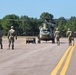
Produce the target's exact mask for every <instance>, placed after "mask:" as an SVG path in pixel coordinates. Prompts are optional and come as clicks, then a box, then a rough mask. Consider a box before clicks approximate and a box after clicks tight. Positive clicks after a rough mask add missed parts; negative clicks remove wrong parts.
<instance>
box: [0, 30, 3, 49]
mask: <svg viewBox="0 0 76 75" xmlns="http://www.w3.org/2000/svg"><path fill="white" fill-rule="evenodd" d="M2 36H3V33H2V30H1V29H0V44H1V49H3V45H2Z"/></svg>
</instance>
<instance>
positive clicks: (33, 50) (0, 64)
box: [0, 37, 76, 75]
mask: <svg viewBox="0 0 76 75" xmlns="http://www.w3.org/2000/svg"><path fill="white" fill-rule="evenodd" d="M7 48H8V39H7V38H3V49H0V75H52V72H53V70H54V69H55V67H56V66H57V65H58V63H59V61H60V60H61V59H62V56H63V55H64V54H65V52H66V50H67V49H68V48H69V45H68V39H67V38H61V39H60V46H58V45H57V44H56V43H55V44H52V43H51V41H47V42H45V41H41V44H38V43H36V44H32V43H30V44H26V38H25V37H18V39H17V40H15V49H14V50H12V49H10V50H7ZM70 50H71V49H70ZM73 50H74V51H73V53H72V54H70V51H68V53H67V55H66V57H65V59H64V60H63V63H61V64H62V65H61V66H60V68H59V66H58V68H59V69H58V71H57V73H56V74H54V75H60V72H61V70H62V68H63V66H64V64H65V62H66V59H68V58H67V57H69V55H71V59H70V62H69V64H68V68H67V70H66V74H65V75H76V69H75V66H76V65H75V63H76V61H75V60H76V59H75V57H76V48H74V49H73ZM56 70H57V69H56ZM61 75H62V74H61Z"/></svg>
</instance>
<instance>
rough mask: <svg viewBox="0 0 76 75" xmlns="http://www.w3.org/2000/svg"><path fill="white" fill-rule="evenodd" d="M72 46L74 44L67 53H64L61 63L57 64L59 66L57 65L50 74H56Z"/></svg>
mask: <svg viewBox="0 0 76 75" xmlns="http://www.w3.org/2000/svg"><path fill="white" fill-rule="evenodd" d="M71 48H72V46H70V47H69V48H68V49H67V50H66V51H65V53H64V54H63V56H62V58H61V60H60V61H59V63H58V64H57V66H56V67H55V69H54V70H53V71H52V73H51V74H50V75H56V74H57V72H58V70H59V68H60V67H61V65H62V63H63V61H64V59H65V58H66V55H67V54H68V52H69V50H70V49H71Z"/></svg>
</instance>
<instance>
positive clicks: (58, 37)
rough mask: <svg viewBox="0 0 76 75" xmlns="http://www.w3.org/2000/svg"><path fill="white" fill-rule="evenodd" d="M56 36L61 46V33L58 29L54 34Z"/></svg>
mask: <svg viewBox="0 0 76 75" xmlns="http://www.w3.org/2000/svg"><path fill="white" fill-rule="evenodd" d="M54 36H55V38H56V41H57V45H60V31H59V30H58V28H56V31H55V33H54Z"/></svg>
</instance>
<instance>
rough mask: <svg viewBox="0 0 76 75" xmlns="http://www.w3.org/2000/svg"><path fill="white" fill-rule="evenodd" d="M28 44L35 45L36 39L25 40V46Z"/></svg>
mask: <svg viewBox="0 0 76 75" xmlns="http://www.w3.org/2000/svg"><path fill="white" fill-rule="evenodd" d="M27 43H28V44H29V43H35V44H36V39H35V38H26V44H27Z"/></svg>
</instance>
